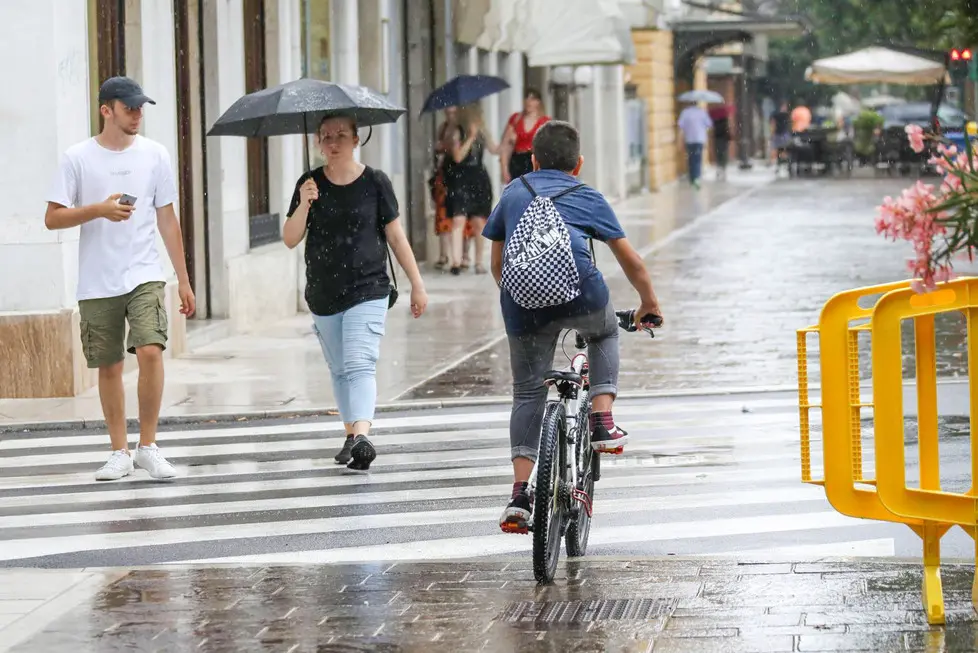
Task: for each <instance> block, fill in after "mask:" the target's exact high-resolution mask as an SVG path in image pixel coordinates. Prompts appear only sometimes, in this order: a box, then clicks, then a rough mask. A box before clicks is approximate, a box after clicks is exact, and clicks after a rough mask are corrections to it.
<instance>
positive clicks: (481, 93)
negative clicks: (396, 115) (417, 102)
mask: <svg viewBox="0 0 978 653" xmlns="http://www.w3.org/2000/svg"><path fill="white" fill-rule="evenodd" d="M507 88H509V84H508V83H507V82H506V80H505V79H502V78H500V77H494V76H492V75H459V76H458V77H455V78H453V79H451V80H450V81H449V82H447V83H446V84H443V85H441V86H439V87H438V88H436V89H435V90H434V91H432V92H431V95H429V96H428V99H426V100H425V101H424V106H423V107H421V113H430V112H432V111H438V110H439V109H444V108H445V107H460V106H462V105H465V104H470V103H472V102H478V101H479V100H481V99H482V98H484V97H486V96H489V95H492V94H493V93H499V92H500V91H503V90H505V89H507Z"/></svg>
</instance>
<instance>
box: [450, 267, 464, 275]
mask: <svg viewBox="0 0 978 653" xmlns="http://www.w3.org/2000/svg"><path fill="white" fill-rule="evenodd" d="M460 274H462V268H460V267H458V266H455V267H453V268H452V275H454V276H456V277H457V276H458V275H460Z"/></svg>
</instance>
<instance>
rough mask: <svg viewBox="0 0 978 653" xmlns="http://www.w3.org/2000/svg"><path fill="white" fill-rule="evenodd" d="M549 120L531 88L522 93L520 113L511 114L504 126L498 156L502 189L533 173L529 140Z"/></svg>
mask: <svg viewBox="0 0 978 653" xmlns="http://www.w3.org/2000/svg"><path fill="white" fill-rule="evenodd" d="M548 120H550V116H548V115H545V114H544V112H543V99H542V96H541V95H540V91H538V90H536V89H535V88H528V89H526V93H525V94H524V95H523V111H522V112H517V113H514V114H513V115H511V116H510V117H509V122H507V123H506V130H505V131H504V132H503V138H502V140H501V143H502V145H503V147H502V151H501V152H500V156H499V158H500V162H501V164H502V176H503V185H504V186H505V185H506V184H508V183H509V182H510V181H512V180H513V179H517V178H519V177H522V176H523V175H525V174H528V173H530V172H532V171H533V161H532V160H531V159H532V157H533V136H534V135H536V133H537V130H538V129H540V127H542V126H543V125H544V124H545V123H546V122H547V121H548Z"/></svg>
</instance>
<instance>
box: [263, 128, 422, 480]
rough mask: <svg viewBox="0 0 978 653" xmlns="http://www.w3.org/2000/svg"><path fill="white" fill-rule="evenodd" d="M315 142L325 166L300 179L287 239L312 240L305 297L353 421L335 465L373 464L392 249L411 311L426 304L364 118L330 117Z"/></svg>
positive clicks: (348, 420) (343, 413)
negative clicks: (367, 157) (407, 285)
mask: <svg viewBox="0 0 978 653" xmlns="http://www.w3.org/2000/svg"><path fill="white" fill-rule="evenodd" d="M317 141H318V142H319V146H320V148H321V150H322V153H323V157H324V158H325V160H326V165H325V166H323V167H321V168H317V169H315V170H310V171H309V172H306V173H305V174H303V175H302V176H301V177H300V178H299V180H298V181H297V182H296V187H295V193H294V195H293V196H292V203H291V205H290V206H289V211H288V214H287V215H288V220H287V221H286V223H285V227H284V229H283V234H282V239H283V240H284V241H285V244H286V245H287V246H288V247H290V248H293V247H296V246H297V245H298V244H299V243H300V242H302V240H303V239H306V254H305V258H306V301H307V303H308V304H309V310H310V311H311V312H312V315H313V325H314V329H315V331H316V335H317V336H318V338H319V342H320V345H321V346H322V349H323V354H324V355H325V357H326V362H327V364H328V365H329V369H330V373H331V375H332V379H333V392H334V394H335V396H336V401H337V404H338V405H339V412H340V417H341V418H342V420H343V423H344V425H345V427H346V441H345V442H344V444H343V448H342V449H341V450H340V452H339V453H338V454H337V455H336V462H337V463H340V464H346V465H347V466H348V467H349V468H350V469H355V470H366V469H368V468H369V467H370V463H371V462H373V460H374V458H375V457H376V451H375V449H374V447H373V445H372V444H371V442H370V440H369V439H368V438H367V435H368V433H369V430H370V425H371V423H372V422H373V419H374V410H375V407H376V403H377V377H376V373H377V359H378V357H379V355H380V340H381V336H383V335H384V322H385V319H386V317H387V310H388V308H389V307H390V298H389V296H390V294H391V289H390V278H389V277H388V275H387V269H386V268H387V262H388V259H387V246H388V245H390V248H391V249H392V250H393V252H394V256H395V257H396V258H397V261H398V263H400V264H401V267H403V268H404V270H405V272H407V275H408V279H409V280H410V281H411V288H412V290H411V312H412V313H413V315H414V317H416V318H417V317H420V316H421V314H422V313H424V311H425V308H426V306H427V304H428V295H427V293H426V292H425V287H424V281H423V280H422V279H421V273H420V271H419V270H418V264H417V262H416V261H415V258H414V253H413V251H412V250H411V245H410V244H409V243H408V240H407V236H406V235H405V234H404V229H403V227H402V226H401V222H400V219H399V213H398V205H397V198H396V197H395V195H394V189H393V187H392V186H391V182H390V179H389V178H388V177H387V175H386V174H384V173H383V172H382V171H380V170H376V169H374V168H371V167H369V166H365V165H363V164H362V163H360V162H358V161H357V160H356V159H355V158H354V156H353V153H354V150H355V149H356V147H357V145H359V143H360V138H359V136H358V135H357V124H356V120H355V119H354V118H352V117H349V118H346V117H339V116H337V117H326V118H325V119H324V120H323V121H322V123H321V124H320V125H319V132H318V134H317Z"/></svg>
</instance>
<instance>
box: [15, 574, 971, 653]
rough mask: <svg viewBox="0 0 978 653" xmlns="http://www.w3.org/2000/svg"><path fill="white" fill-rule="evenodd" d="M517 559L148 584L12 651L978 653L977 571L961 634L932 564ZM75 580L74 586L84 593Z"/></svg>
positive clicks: (960, 577) (104, 597) (955, 585)
mask: <svg viewBox="0 0 978 653" xmlns="http://www.w3.org/2000/svg"><path fill="white" fill-rule="evenodd" d="M509 558H510V559H509V560H502V561H498V562H497V561H459V562H453V563H402V564H394V565H391V564H388V563H384V564H373V565H370V564H367V565H332V566H331V565H321V566H282V567H211V568H199V567H182V566H173V567H165V568H153V569H142V570H134V571H132V572H130V573H128V574H126V575H125V576H123V577H122V578H120V579H118V580H116V581H115V582H110V583H107V584H106V586H105V587H104V588H103V589H102V590H101V591H100V592H98V593H97V594H95V595H91V596H90V597H89V598H87V599H86V598H82V599H80V600H78V601H76V602H75V605H74V607H73V609H71V610H64V606H63V605H62V606H59V610H58V612H61V611H64V614H63V616H56V617H54V618H52V619H51V620H50V621H49V622H48V623H47V625H46V626H40V627H39V628H38V629H37V633H36V634H35V635H33V636H30V637H28V638H26V639H21V638H18V641H19V642H20V643H19V644H18V645H16V646H13V647H12V650H13V651H17V652H35V651H38V652H42V651H43V652H44V653H58V652H61V651H71V652H74V651H163V650H166V651H192V650H201V651H215V652H216V651H235V652H238V651H240V652H245V651H283V652H285V651H323V652H326V651H350V650H363V651H392V652H393V651H418V650H424V651H426V652H428V653H436V652H438V651H446V652H449V651H450V652H452V653H455V652H457V651H493V652H495V651H499V652H507V653H508V652H512V651H521V652H534V651H548V652H549V651H561V652H562V653H563V652H567V653H570V652H581V653H583V652H590V651H628V652H636V653H637V652H643V653H645V652H649V651H652V652H654V653H671V652H684V653H685V652H689V653H713V652H716V653H745V652H751V651H759V652H760V651H763V652H768V651H774V652H779V651H784V652H787V651H873V652H874V653H879V652H882V651H886V652H891V651H970V650H975V644H976V642H978V623H976V615H975V611H974V608H973V607H972V605H971V583H972V578H973V572H974V567H973V565H970V564H968V565H965V564H946V565H945V566H944V570H943V573H944V593H945V600H946V607H947V617H948V623H947V625H946V626H945V627H931V626H928V625H927V624H926V620H925V618H924V613H923V611H922V609H921V605H920V576H921V574H920V565H919V563H916V562H894V561H892V560H886V561H866V560H861V561H859V562H851V561H846V560H834V561H820V562H814V563H795V564H792V563H748V562H727V561H714V560H704V559H695V558H679V559H677V558H668V559H663V558H653V559H641V560H632V561H623V560H612V559H587V558H585V559H580V560H573V561H569V562H566V563H563V564H562V566H561V568H560V569H559V570H558V575H557V581H556V583H555V584H553V585H550V586H546V587H539V586H537V585H536V583H535V582H534V581H533V576H532V571H530V566H531V565H530V561H529V558H528V556H515V557H514V556H509ZM23 573H24V572H2V573H0V581H3V584H2V586H3V587H5V588H7V589H6V590H5V592H7V595H11V594H13V595H17V592H18V591H20V592H21V593H22V594H24V595H30V596H39V594H37V593H33V589H32V587H31V585H32V584H33V581H32V580H30V579H27V578H26V577H23V576H21V577H19V578H18V576H17V575H18V574H23ZM31 573H34V572H31ZM65 573H66V575H65V576H64V578H65V579H68V580H65V581H64V584H69V583H71V582H73V580H71V579H76V578H79V575H78V574H75V573H72V572H65ZM83 575H84V574H83ZM25 581H28V582H26V583H25ZM11 588H20V589H19V590H17V589H13V591H11ZM41 594H43V592H41ZM56 600H57V599H56ZM14 605H16V604H14ZM25 605H26V604H25ZM43 608H44V606H42V607H40V608H35V610H42V609H43ZM25 618H26V617H24V618H21V619H18V620H15V621H13V623H12V624H11V625H8V626H7V627H6V628H4V629H2V630H0V642H6V643H8V645H9V643H10V642H11V641H13V640H11V639H10V638H11V632H12V629H17V628H18V623H19V622H20V621H21V620H22V619H25ZM37 626H38V624H37V623H35V627H37ZM23 633H24V628H23V627H21V632H20V635H21V637H23ZM3 648H4V647H3V645H2V644H0V650H3Z"/></svg>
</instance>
